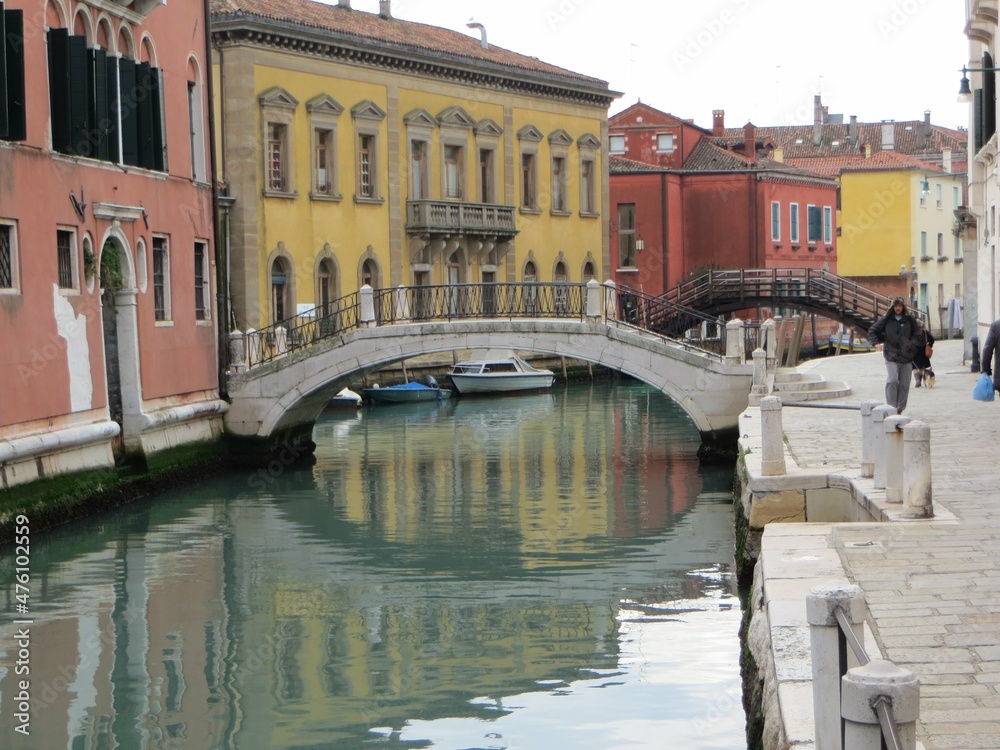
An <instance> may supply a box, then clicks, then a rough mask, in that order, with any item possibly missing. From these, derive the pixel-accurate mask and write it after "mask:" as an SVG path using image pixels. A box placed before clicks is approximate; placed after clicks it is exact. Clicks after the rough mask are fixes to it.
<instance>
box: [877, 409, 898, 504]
mask: <svg viewBox="0 0 1000 750" xmlns="http://www.w3.org/2000/svg"><path fill="white" fill-rule="evenodd" d="M895 414H896V407H894V406H888V405H886V404H883V405H882V406H876V407H875V408H874V409H873V410H872V431H873V432H874V435H875V467H874V472H873V474H872V479H873V480H874V485H875V489H877V490H883V489H885V425H884V424H883V423H884V422H885V419H886V417H892V416H895Z"/></svg>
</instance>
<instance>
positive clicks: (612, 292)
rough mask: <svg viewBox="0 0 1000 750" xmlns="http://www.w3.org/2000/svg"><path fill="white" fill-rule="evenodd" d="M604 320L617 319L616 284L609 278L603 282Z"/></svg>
mask: <svg viewBox="0 0 1000 750" xmlns="http://www.w3.org/2000/svg"><path fill="white" fill-rule="evenodd" d="M604 320H605V321H612V320H618V285H617V284H615V282H613V281H611V280H610V279H608V280H607V281H605V282H604Z"/></svg>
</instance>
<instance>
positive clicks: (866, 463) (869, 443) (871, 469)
mask: <svg viewBox="0 0 1000 750" xmlns="http://www.w3.org/2000/svg"><path fill="white" fill-rule="evenodd" d="M881 403H882V402H881V401H862V402H861V476H862V477H870V476H872V475H873V474H874V473H875V431H874V428H875V425H874V423H873V420H872V412H873V410H874V409H875V407H876V406H878V405H879V404H881Z"/></svg>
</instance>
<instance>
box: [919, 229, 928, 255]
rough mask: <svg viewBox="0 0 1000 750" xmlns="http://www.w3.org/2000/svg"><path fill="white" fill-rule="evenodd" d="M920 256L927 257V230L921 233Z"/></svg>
mask: <svg viewBox="0 0 1000 750" xmlns="http://www.w3.org/2000/svg"><path fill="white" fill-rule="evenodd" d="M920 257H921V258H923V259H925V260H926V259H927V257H928V255H927V232H921V233H920Z"/></svg>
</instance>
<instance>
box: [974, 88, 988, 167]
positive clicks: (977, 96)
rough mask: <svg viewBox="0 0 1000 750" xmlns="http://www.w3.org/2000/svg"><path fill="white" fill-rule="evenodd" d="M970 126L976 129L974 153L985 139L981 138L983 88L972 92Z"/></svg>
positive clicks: (977, 151)
mask: <svg viewBox="0 0 1000 750" xmlns="http://www.w3.org/2000/svg"><path fill="white" fill-rule="evenodd" d="M972 126H973V127H974V128H975V129H976V132H975V143H976V153H977V154H978V153H979V151H980V150H981V149H982V147H983V144H984V143H985V142H986V139H985V138H983V90H982V89H976V90H975V91H973V92H972Z"/></svg>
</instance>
